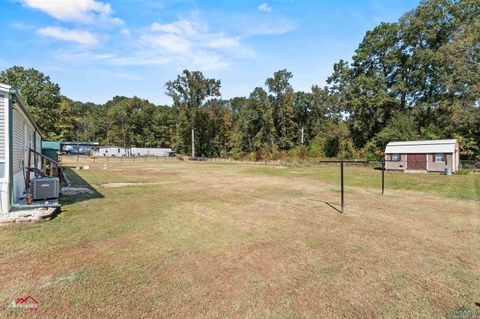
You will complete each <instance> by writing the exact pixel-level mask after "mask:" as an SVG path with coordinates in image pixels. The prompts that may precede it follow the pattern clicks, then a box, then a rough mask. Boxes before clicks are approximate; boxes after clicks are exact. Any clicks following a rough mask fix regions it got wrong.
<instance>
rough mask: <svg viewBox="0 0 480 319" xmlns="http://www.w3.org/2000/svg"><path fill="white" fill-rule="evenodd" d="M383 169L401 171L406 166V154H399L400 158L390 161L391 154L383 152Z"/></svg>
mask: <svg viewBox="0 0 480 319" xmlns="http://www.w3.org/2000/svg"><path fill="white" fill-rule="evenodd" d="M385 160H387V162H386V163H385V169H387V170H400V171H403V170H405V169H406V168H407V155H406V154H400V160H399V161H395V162H390V161H391V160H392V154H385Z"/></svg>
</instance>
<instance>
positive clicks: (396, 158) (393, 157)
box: [392, 154, 400, 161]
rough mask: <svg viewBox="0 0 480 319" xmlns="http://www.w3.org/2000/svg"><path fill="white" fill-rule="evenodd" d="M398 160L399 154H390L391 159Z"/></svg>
mask: <svg viewBox="0 0 480 319" xmlns="http://www.w3.org/2000/svg"><path fill="white" fill-rule="evenodd" d="M399 160H400V154H392V161H399Z"/></svg>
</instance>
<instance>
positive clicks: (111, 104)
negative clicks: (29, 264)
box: [0, 0, 480, 159]
mask: <svg viewBox="0 0 480 319" xmlns="http://www.w3.org/2000/svg"><path fill="white" fill-rule="evenodd" d="M292 77H293V74H292V73H291V72H289V71H288V70H285V69H283V70H279V71H277V72H275V73H274V74H273V75H272V76H271V77H269V78H267V79H266V81H265V86H264V87H257V88H254V89H253V91H252V92H251V93H250V95H249V96H248V97H234V98H231V99H222V98H221V81H220V80H218V79H209V78H206V77H205V76H204V75H203V74H202V72H200V71H189V70H185V71H183V72H182V74H180V75H179V76H178V77H177V78H176V79H174V80H172V81H169V82H167V83H166V84H165V93H166V94H167V95H168V96H169V97H171V98H172V105H171V106H162V105H154V104H153V103H151V102H149V101H148V100H145V99H141V98H138V97H133V98H129V97H123V96H115V97H113V98H112V99H111V100H109V101H108V102H106V103H105V104H102V105H98V104H93V103H82V102H78V101H72V100H71V99H69V98H67V97H65V96H63V95H61V92H60V87H59V85H58V84H56V83H54V82H53V81H52V80H51V79H50V77H49V76H47V75H44V74H43V73H41V72H40V71H38V70H35V69H24V68H23V67H20V66H14V67H11V68H9V69H6V70H4V71H2V72H0V82H3V83H7V84H10V85H12V86H13V87H15V88H17V89H18V90H19V91H20V94H21V96H22V97H23V98H24V99H25V103H26V104H27V107H28V109H29V111H30V112H31V114H32V116H33V118H34V119H35V120H36V122H37V124H38V125H39V127H40V128H41V130H42V131H43V134H44V138H45V139H50V140H59V141H96V142H99V143H101V144H104V145H117V146H125V147H130V146H138V147H172V148H174V149H175V150H176V151H177V152H178V153H184V154H191V153H192V147H195V154H196V155H199V156H201V155H204V156H208V157H212V156H222V157H234V158H249V159H264V158H268V159H276V158H280V157H283V156H295V157H306V156H311V157H335V158H377V157H379V156H381V155H382V152H383V150H384V148H385V145H386V144H387V143H388V142H389V141H394V140H416V139H443V138H456V139H458V141H459V144H460V152H461V157H462V158H464V159H474V158H478V157H479V154H480V1H479V0H460V1H454V0H425V1H422V2H421V3H420V4H419V6H418V7H417V8H415V9H414V10H412V11H411V12H408V13H406V14H404V15H403V16H402V17H401V18H400V19H399V21H397V22H394V23H381V24H380V25H378V26H377V27H375V28H374V29H373V30H370V31H368V32H367V33H366V35H365V37H364V39H363V41H362V42H361V43H360V44H359V46H358V48H357V49H356V51H355V53H354V55H353V58H352V61H351V62H346V61H343V60H340V61H339V62H338V63H336V64H335V65H334V66H333V73H332V75H331V76H330V77H329V78H328V81H327V83H328V85H327V86H325V87H319V86H317V85H313V86H312V87H311V90H310V91H308V92H302V91H295V90H294V89H293V88H292V85H291V83H290V82H291V79H292ZM192 138H193V142H194V143H192Z"/></svg>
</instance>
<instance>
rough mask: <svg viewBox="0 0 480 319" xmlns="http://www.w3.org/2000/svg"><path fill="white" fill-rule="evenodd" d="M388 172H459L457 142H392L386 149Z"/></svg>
mask: <svg viewBox="0 0 480 319" xmlns="http://www.w3.org/2000/svg"><path fill="white" fill-rule="evenodd" d="M385 160H386V164H385V165H386V166H385V168H386V169H387V170H400V171H407V172H408V171H419V172H445V169H449V170H451V171H453V172H455V171H457V170H458V164H459V162H460V155H459V149H458V142H457V140H431V141H404V142H390V143H388V144H387V147H386V149H385Z"/></svg>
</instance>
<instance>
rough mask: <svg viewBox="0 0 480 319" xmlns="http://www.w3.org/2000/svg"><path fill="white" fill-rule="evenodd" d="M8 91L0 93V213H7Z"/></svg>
mask: <svg viewBox="0 0 480 319" xmlns="http://www.w3.org/2000/svg"><path fill="white" fill-rule="evenodd" d="M8 104H9V98H8V92H4V93H0V214H5V213H8V211H9V210H10V204H9V196H8V193H9V174H8V167H9V165H8V163H7V159H8V157H7V155H8V143H7V139H6V138H7V137H8V120H7V119H8Z"/></svg>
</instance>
